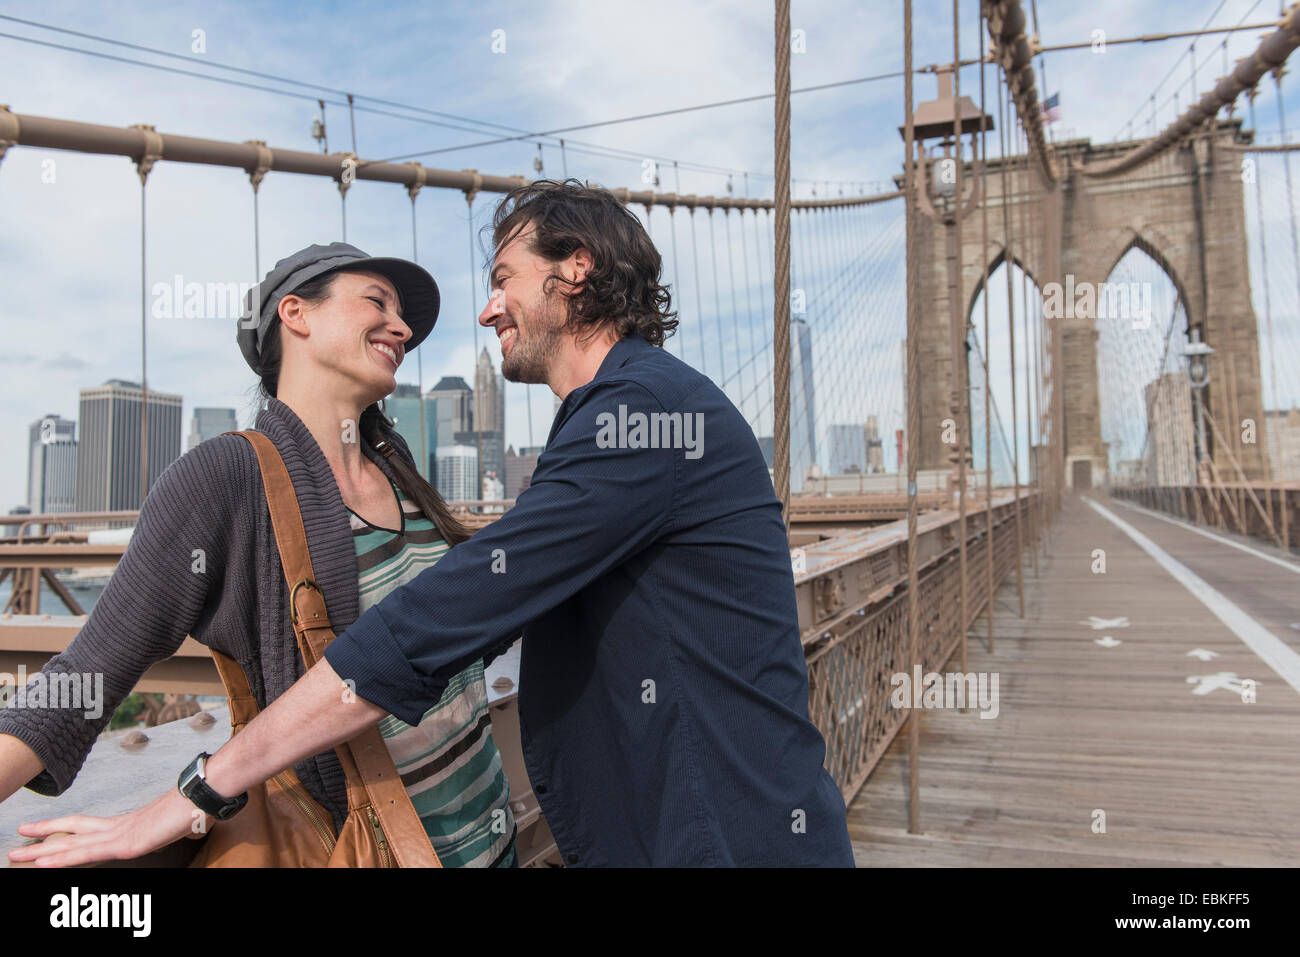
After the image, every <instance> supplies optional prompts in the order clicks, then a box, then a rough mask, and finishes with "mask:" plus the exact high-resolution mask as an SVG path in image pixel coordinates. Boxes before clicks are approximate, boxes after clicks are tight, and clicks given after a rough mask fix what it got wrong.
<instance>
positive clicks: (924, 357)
mask: <svg viewBox="0 0 1300 957" xmlns="http://www.w3.org/2000/svg"><path fill="white" fill-rule="evenodd" d="M1250 139H1251V134H1249V133H1246V132H1243V131H1242V129H1241V121H1240V120H1226V121H1220V122H1218V124H1217V125H1216V127H1215V128H1214V129H1213V131H1212V132H1211V133H1209V134H1207V135H1203V136H1200V137H1198V138H1197V139H1195V140H1194V141H1193V142H1192V143H1191V144H1190V145H1186V146H1183V147H1182V148H1179V149H1176V150H1170V151H1168V152H1166V153H1164V154H1163V155H1162V156H1160V157H1158V158H1156V159H1154V160H1152V161H1151V162H1149V163H1147V164H1146V165H1144V166H1140V167H1138V168H1136V169H1134V170H1130V171H1129V172H1127V173H1124V174H1121V175H1117V176H1113V177H1107V178H1097V177H1093V176H1089V175H1087V173H1086V170H1088V169H1089V167H1100V166H1104V165H1105V164H1108V163H1110V162H1112V161H1113V160H1115V159H1117V158H1118V157H1120V156H1122V155H1124V154H1125V153H1127V152H1128V151H1129V150H1131V149H1133V148H1134V147H1135V146H1137V145H1139V143H1135V142H1128V143H1116V144H1111V145H1106V146H1094V145H1093V144H1092V143H1091V141H1089V140H1073V141H1068V142H1064V143H1058V144H1056V147H1055V149H1056V156H1057V163H1058V167H1059V168H1060V169H1061V171H1062V178H1061V181H1060V182H1058V183H1057V184H1056V185H1055V187H1050V186H1049V184H1048V183H1047V182H1046V181H1045V180H1044V179H1043V177H1042V176H1041V174H1040V173H1039V171H1038V164H1037V163H1036V162H1035V161H1034V160H1033V159H1032V158H1029V160H1028V162H1026V157H1024V156H1015V157H1011V158H1010V159H1009V161H1008V166H1007V195H1006V196H1005V197H1004V196H1003V192H1002V167H1001V162H1000V161H996V160H995V161H992V162H990V163H989V164H988V177H987V196H986V199H985V201H986V202H987V203H988V209H989V212H988V219H989V244H988V246H987V248H983V249H982V248H981V219H980V214H979V213H978V212H976V213H974V214H972V215H968V216H966V217H965V219H964V221H963V223H962V236H961V282H960V288H961V292H960V295H961V297H962V299H961V303H960V306H961V309H960V312H961V314H962V315H964V316H967V317H968V319H969V321H970V322H976V323H978V322H981V321H982V316H974V315H972V314H971V310H972V309H973V307H974V305H975V300H976V298H977V296H978V295H979V293H980V291H981V289H980V287H981V283H982V280H983V271H984V267H985V264H986V263H987V264H988V269H989V272H990V273H992V272H993V271H994V270H995V269H996V268H997V267H998V266H999V265H1000V264H1001V263H1002V262H1003V261H1004V260H1005V259H1006V255H1007V251H1006V248H1005V245H1004V242H1003V229H1002V222H1003V220H1002V216H1003V202H1004V199H1005V201H1006V203H1007V211H1008V213H1009V215H1010V218H1011V229H1012V241H1011V258H1012V259H1013V261H1015V262H1016V263H1017V264H1018V265H1020V266H1021V267H1022V268H1023V269H1024V270H1025V271H1026V272H1027V273H1028V274H1029V276H1030V278H1031V279H1032V280H1033V282H1035V283H1036V284H1037V285H1038V286H1039V288H1040V289H1042V288H1044V287H1047V284H1049V283H1054V282H1055V283H1060V284H1061V285H1062V287H1065V286H1066V284H1067V282H1068V283H1070V284H1071V286H1073V287H1074V288H1081V287H1080V284H1082V283H1091V284H1093V287H1094V289H1096V288H1100V286H1101V284H1102V283H1104V282H1105V281H1106V280H1107V277H1108V276H1109V275H1110V273H1111V270H1112V269H1114V267H1115V265H1116V264H1117V263H1118V262H1119V261H1120V259H1121V258H1122V257H1123V256H1124V255H1125V254H1126V253H1127V252H1128V251H1129V250H1130V249H1132V248H1135V247H1136V248H1138V249H1140V250H1142V251H1143V252H1145V253H1147V254H1148V255H1149V256H1150V257H1151V258H1152V259H1153V260H1155V261H1156V262H1157V263H1158V264H1159V265H1160V266H1161V267H1162V268H1163V269H1164V271H1165V272H1166V274H1167V275H1168V276H1169V278H1170V280H1171V281H1172V282H1173V285H1174V287H1175V288H1176V289H1177V292H1178V295H1179V297H1180V298H1181V300H1182V303H1183V306H1184V308H1185V311H1186V315H1187V321H1188V326H1189V330H1188V331H1189V332H1190V331H1191V330H1199V331H1200V335H1201V338H1202V340H1203V341H1205V342H1206V343H1208V344H1209V345H1210V346H1211V347H1213V349H1214V350H1215V354H1214V356H1213V357H1212V358H1211V360H1210V376H1211V381H1210V385H1209V386H1208V388H1207V389H1206V392H1205V394H1206V400H1207V405H1206V408H1207V409H1208V410H1209V411H1210V413H1211V415H1212V416H1213V417H1214V419H1215V421H1216V422H1217V424H1218V427H1219V429H1220V430H1221V432H1222V433H1223V440H1222V441H1221V440H1219V439H1217V438H1216V437H1215V436H1214V434H1213V433H1212V432H1211V431H1210V427H1209V426H1208V425H1207V427H1206V431H1207V433H1208V437H1209V448H1210V450H1211V452H1212V455H1213V458H1214V462H1215V465H1216V466H1217V467H1218V469H1219V471H1220V475H1221V476H1222V477H1223V478H1224V480H1225V481H1231V480H1232V477H1233V476H1235V470H1234V469H1233V467H1232V465H1231V459H1230V458H1229V451H1230V452H1231V455H1232V456H1233V457H1235V458H1236V460H1237V461H1238V462H1240V463H1241V467H1242V469H1243V470H1244V471H1245V473H1246V475H1247V476H1248V477H1249V478H1251V479H1256V480H1263V479H1267V478H1268V477H1269V466H1268V457H1267V452H1266V444H1265V437H1264V429H1265V428H1266V426H1265V422H1264V415H1263V404H1262V384H1261V379H1260V368H1259V365H1260V363H1259V335H1258V329H1257V322H1256V317H1255V311H1254V307H1253V305H1252V303H1251V295H1250V273H1249V267H1248V263H1247V258H1246V249H1247V235H1246V217H1245V202H1244V196H1243V175H1242V155H1243V154H1242V153H1241V150H1240V147H1241V146H1243V145H1247V144H1249V142H1250ZM965 175H966V176H967V177H969V176H970V175H972V173H971V169H970V167H969V166H967V167H966V170H965ZM917 220H918V223H917V226H918V239H919V244H920V245H919V250H920V258H921V262H920V264H919V266H920V269H919V281H920V301H921V304H922V305H921V313H922V338H921V363H922V368H923V369H926V370H932V371H933V373H934V374H929V373H927V375H926V376H925V379H924V382H923V385H922V407H921V415H922V422H923V429H922V435H921V436H920V442H921V467H922V468H926V469H930V468H936V469H942V468H948V467H949V458H948V451H949V449H948V447H947V446H945V445H944V444H943V443H942V441H941V432H942V429H941V426H940V423H941V422H942V420H943V419H944V418H946V417H947V416H948V415H949V414H950V413H949V411H948V409H949V404H950V392H951V388H952V386H951V376H952V352H951V347H950V345H949V335H948V315H949V303H948V297H949V284H948V281H947V269H946V263H945V242H944V228H945V227H943V226H942V225H940V224H936V223H935V222H934V221H932V220H929V219H927V218H926V217H924V216H919V215H918V217H917ZM998 280H999V281H1004V280H1002V277H1001V276H999V277H998ZM1085 305H1086V304H1085ZM1084 311H1085V312H1086V313H1088V314H1085V315H1075V316H1074V317H1072V318H1066V317H1061V318H1056V319H1052V320H1046V321H1045V322H1046V324H1047V325H1049V326H1050V328H1049V330H1048V332H1047V336H1048V337H1049V338H1048V341H1049V342H1050V336H1051V335H1053V334H1056V335H1059V336H1060V346H1061V352H1060V355H1061V359H1062V363H1061V364H1062V366H1063V369H1062V370H1058V372H1057V373H1054V374H1053V378H1054V379H1055V380H1056V381H1057V382H1059V383H1061V384H1062V385H1063V388H1064V396H1065V403H1064V410H1063V412H1064V454H1065V475H1066V481H1067V483H1068V484H1069V485H1071V486H1073V487H1091V486H1097V485H1101V484H1103V483H1105V482H1106V480H1107V468H1108V466H1107V456H1106V449H1105V447H1104V444H1103V442H1102V437H1101V417H1100V404H1099V399H1098V396H1099V386H1098V382H1099V375H1098V371H1099V370H1098V368H1097V335H1098V334H1097V329H1096V306H1095V304H1094V305H1093V307H1092V310H1091V311H1089V310H1088V309H1086V308H1085V310H1084ZM1003 321H1005V317H1003ZM1154 321H1157V322H1158V321H1162V319H1161V317H1154ZM1017 325H1019V323H1017ZM1017 332H1019V330H1017ZM1020 348H1021V344H1020V343H1019V336H1017V349H1018V350H1019V349H1020ZM1145 385H1146V383H1138V382H1135V383H1125V384H1124V388H1132V389H1135V390H1140V389H1142V388H1143V386H1145ZM1021 391H1022V392H1023V389H1021ZM1019 401H1020V402H1021V403H1022V404H1021V406H1020V408H1021V413H1020V418H1021V422H1022V426H1021V430H1022V431H1023V421H1024V419H1023V415H1024V413H1023V401H1024V399H1023V396H1019ZM1008 412H1009V410H1005V409H1004V410H1002V414H1003V415H1004V416H1006V415H1008ZM1037 414H1038V413H1037V410H1035V417H1037ZM1246 420H1253V422H1254V423H1255V436H1256V441H1255V443H1253V444H1248V443H1244V442H1243V441H1242V432H1243V422H1245V421H1246ZM1225 443H1226V445H1227V446H1228V447H1227V448H1225Z"/></svg>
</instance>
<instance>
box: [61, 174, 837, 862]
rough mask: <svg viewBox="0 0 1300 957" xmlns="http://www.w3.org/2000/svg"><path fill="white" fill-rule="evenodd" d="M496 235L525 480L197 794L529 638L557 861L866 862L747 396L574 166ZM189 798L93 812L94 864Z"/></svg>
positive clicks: (544, 799)
mask: <svg viewBox="0 0 1300 957" xmlns="http://www.w3.org/2000/svg"><path fill="white" fill-rule="evenodd" d="M493 240H494V248H495V252H494V256H493V261H492V272H491V286H492V297H491V299H490V301H489V303H488V305H487V307H486V308H485V309H484V310H483V313H482V314H481V315H480V316H479V322H480V323H481V324H482V325H484V326H486V327H489V328H492V329H494V330H495V331H496V333H497V336H498V339H499V341H500V343H501V353H502V371H503V373H504V375H505V376H506V378H508V379H510V380H512V381H515V382H533V383H542V382H545V383H546V384H547V385H549V386H550V387H551V389H552V390H553V391H554V392H555V394H556V395H557V396H559V397H560V398H561V399H562V400H563V404H562V405H561V406H560V410H559V412H558V413H557V414H556V417H555V422H554V424H553V425H552V427H551V433H550V437H549V438H548V439H547V444H546V449H545V451H544V452H543V453H542V455H541V457H540V458H539V460H538V462H537V468H536V471H535V472H534V474H533V477H532V482H531V484H530V486H529V487H528V488H527V489H526V490H525V491H523V492H522V493H521V494H520V495H519V498H518V501H517V503H516V504H515V506H514V508H512V509H511V510H510V511H509V512H507V513H506V514H505V515H504V516H503V517H502V518H500V519H499V520H497V521H496V522H495V523H494V524H492V525H490V526H488V527H486V528H484V529H482V530H481V531H479V532H478V533H477V534H475V535H474V537H473V538H471V539H470V540H469V541H467V542H464V543H462V544H460V545H457V546H456V547H455V548H454V549H452V550H451V552H450V553H449V554H448V555H447V556H446V557H445V558H443V559H442V560H441V561H439V562H438V564H437V565H436V566H434V567H432V568H430V569H428V570H426V571H424V572H423V573H421V574H420V576H419V577H418V578H416V579H415V580H414V581H412V582H410V583H409V584H407V585H405V586H403V587H401V588H398V589H396V590H395V591H393V592H392V593H391V594H390V595H389V596H388V597H387V598H385V599H384V600H383V601H382V602H380V603H379V604H378V605H376V606H375V607H374V608H372V609H371V610H370V611H368V612H366V613H365V614H364V615H362V616H361V617H360V618H359V619H357V621H356V622H355V623H354V624H353V625H352V627H350V628H348V629H347V630H346V631H345V632H344V633H343V634H341V635H339V637H338V638H337V639H336V640H335V641H334V643H333V644H332V645H331V646H330V647H329V649H328V651H327V652H326V656H325V658H326V660H325V661H322V662H320V663H319V664H317V665H316V666H315V667H314V668H312V669H311V670H310V671H309V672H308V673H307V674H306V675H305V676H304V677H303V678H302V679H301V680H300V681H299V682H298V683H297V684H296V685H294V686H293V687H292V688H291V689H290V690H289V691H288V692H286V693H285V694H284V695H282V696H281V697H280V698H279V699H277V700H276V701H275V702H274V703H273V704H272V705H271V706H270V707H268V708H267V709H266V710H265V711H264V712H263V713H262V714H261V715H260V716H259V717H258V718H257V719H256V720H255V721H253V722H252V723H251V724H249V725H248V727H247V728H245V729H244V730H243V731H242V732H241V733H240V734H239V735H237V736H236V737H234V738H233V739H232V740H231V741H230V742H229V743H227V744H226V745H225V746H224V747H222V749H221V750H220V751H218V752H217V753H216V754H215V755H214V756H212V757H211V758H210V759H209V760H208V762H207V778H206V781H207V784H208V786H209V787H211V788H212V789H213V790H215V791H216V792H217V793H218V794H222V795H235V794H238V793H240V792H242V791H244V790H245V789H247V788H248V787H251V786H253V785H254V784H256V783H258V782H260V781H263V780H265V779H267V778H269V777H270V776H271V775H273V774H275V773H276V772H278V771H279V770H281V769H282V768H285V767H288V766H290V765H292V764H293V763H294V762H295V761H296V760H298V759H299V758H301V757H302V756H305V755H311V754H317V753H319V752H321V751H323V750H325V749H327V748H329V747H331V746H333V745H335V744H337V743H339V742H341V741H344V740H347V739H349V738H351V737H353V736H355V735H356V734H357V733H358V732H360V731H361V730H363V729H364V728H365V727H366V726H367V725H371V724H373V723H374V722H375V721H377V720H379V719H380V718H382V717H383V716H384V715H385V714H387V713H392V714H394V715H396V716H397V717H399V718H401V719H402V720H405V721H407V722H408V723H415V722H418V721H419V719H420V716H421V715H423V714H424V712H425V711H426V710H427V709H428V707H429V706H430V705H431V704H432V703H434V702H436V701H438V699H439V698H440V696H441V695H442V693H443V690H444V689H445V688H446V686H447V682H448V679H449V678H450V677H451V676H453V675H455V674H457V673H458V672H459V671H461V670H463V669H464V668H465V667H466V666H467V665H468V664H470V663H472V662H474V661H476V660H478V659H479V658H482V657H484V656H485V655H490V654H492V653H494V652H496V651H498V650H500V648H501V647H502V644H503V642H506V643H508V642H509V638H510V636H514V635H517V634H518V633H519V631H520V629H521V628H522V629H523V635H524V641H523V645H522V651H521V662H520V682H519V688H520V690H519V709H520V726H521V731H522V734H523V744H524V753H525V760H526V763H527V767H528V775H529V778H530V779H531V782H532V785H533V789H534V791H535V793H536V794H537V796H538V800H539V802H540V803H541V806H542V810H543V812H544V813H545V815H546V820H547V823H548V824H549V825H550V829H551V832H552V834H553V835H554V837H555V841H556V844H557V846H558V848H559V850H560V852H561V854H562V855H563V857H564V860H565V862H566V863H568V864H570V865H587V866H609V865H704V866H709V865H721V866H727V865H756V866H763V865H768V866H771V865H776V866H785V865H791V866H803V865H831V866H852V864H853V853H852V849H851V846H850V843H849V838H848V830H847V826H846V821H845V807H844V800H843V798H842V796H841V794H840V791H839V789H838V788H837V787H836V785H835V783H834V781H833V780H832V779H831V777H830V775H829V774H828V773H827V772H826V770H825V768H824V767H823V759H824V755H825V744H824V742H823V740H822V737H821V734H820V733H819V732H818V731H817V729H816V728H815V727H814V726H813V724H812V722H811V721H810V720H809V717H808V677H807V671H806V668H805V664H804V655H803V649H802V646H801V643H800V636H799V626H798V615H797V612H796V608H795V590H794V579H793V575H792V572H791V564H790V553H789V544H788V541H787V538H786V532H785V526H784V523H783V521H782V516H781V506H780V503H779V502H778V500H777V498H776V496H775V494H774V492H773V489H772V482H771V479H770V477H769V476H768V473H767V469H766V466H765V464H764V461H763V456H762V454H761V452H760V451H759V447H758V442H757V441H756V439H755V437H754V434H753V432H752V430H751V429H750V427H749V425H748V424H747V423H746V421H745V420H744V418H743V417H742V416H741V414H740V413H739V412H738V411H737V410H736V408H735V406H733V405H732V404H731V402H730V401H729V400H728V399H727V397H726V395H725V394H723V392H722V391H721V390H720V389H719V388H718V387H717V386H716V385H714V384H713V382H711V381H710V380H709V379H707V378H706V377H705V376H703V375H701V374H700V373H699V372H697V371H695V370H694V369H692V368H691V367H690V366H688V365H686V364H685V363H684V362H682V361H681V360H679V359H677V358H675V357H674V356H672V355H671V354H670V353H668V352H667V351H665V350H664V349H662V348H659V346H660V345H661V344H662V343H663V341H664V338H665V336H666V335H668V334H670V333H671V332H672V330H673V328H674V327H675V326H676V320H675V318H674V315H675V314H674V313H672V312H671V311H670V310H669V306H670V297H669V293H668V290H667V289H666V288H665V287H664V286H663V285H661V284H660V282H659V278H660V269H661V263H660V257H659V254H658V253H657V252H656V251H655V249H654V246H653V244H652V243H651V241H650V239H649V237H648V236H647V235H646V233H645V231H644V229H642V228H641V225H640V223H639V222H637V220H636V218H635V217H634V216H633V215H632V214H631V213H630V212H629V211H628V210H627V209H625V208H624V207H623V206H622V205H621V204H619V202H618V201H617V199H615V197H614V196H613V195H612V194H610V193H609V192H608V191H606V190H603V189H597V188H591V187H585V186H582V185H581V184H579V183H577V182H576V181H568V182H565V183H556V182H545V181H544V182H539V183H533V184H530V185H527V186H524V187H521V188H520V189H517V190H515V191H514V192H513V193H511V194H509V195H508V196H507V197H506V199H505V200H504V201H503V203H502V204H501V206H500V208H499V209H498V211H497V214H496V218H495V221H494V229H493ZM340 680H343V681H346V682H347V683H348V685H349V686H350V687H352V688H354V689H355V695H350V694H349V695H343V696H340V693H339V684H340ZM193 810H194V808H193V806H192V805H191V804H190V803H189V802H188V801H187V800H186V798H184V797H182V796H181V795H180V794H179V792H178V791H175V790H173V791H172V792H170V793H169V794H168V795H167V796H165V797H163V798H160V799H159V800H158V801H155V802H154V804H152V805H150V806H149V807H147V808H144V809H142V811H138V812H134V814H133V815H128V816H127V817H126V818H124V819H115V822H118V821H120V822H122V823H114V824H113V825H112V827H114V828H118V829H119V830H120V833H119V834H105V833H104V828H103V827H99V828H97V829H96V832H95V833H94V834H91V835H89V837H91V838H93V839H94V840H93V841H89V842H87V844H88V845H89V844H93V847H88V851H89V852H90V853H92V854H93V855H94V856H93V857H91V858H89V859H99V858H103V857H113V856H118V857H120V856H126V855H124V854H123V853H121V851H122V849H123V848H130V849H131V851H132V852H133V853H134V854H139V853H142V852H143V851H145V850H148V849H151V848H154V847H158V846H162V845H163V844H165V843H167V842H168V841H170V840H174V839H175V838H176V837H178V836H181V835H182V834H185V833H188V831H189V827H190V822H191V813H192V812H193ZM74 820H75V819H74ZM80 839H81V835H78V836H77V837H74V838H70V839H69V838H65V839H61V840H65V841H66V840H71V841H74V842H75V841H78V840H80ZM86 859H87V858H84V857H83V858H80V859H79V860H86Z"/></svg>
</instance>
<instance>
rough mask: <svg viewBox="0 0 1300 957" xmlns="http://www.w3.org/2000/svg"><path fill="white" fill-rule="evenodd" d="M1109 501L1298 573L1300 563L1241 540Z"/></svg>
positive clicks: (1139, 507)
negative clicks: (1271, 553) (1261, 549)
mask: <svg viewBox="0 0 1300 957" xmlns="http://www.w3.org/2000/svg"><path fill="white" fill-rule="evenodd" d="M1111 501H1112V502H1114V503H1115V504H1116V505H1123V506H1124V507H1125V508H1131V509H1133V511H1135V512H1141V513H1142V514H1143V515H1150V516H1151V517H1152V518H1158V519H1160V521H1162V522H1168V523H1169V524H1170V525H1174V526H1177V527H1178V528H1181V529H1185V530H1186V531H1189V532H1195V533H1196V534H1197V535H1204V536H1205V537H1206V538H1212V539H1214V541H1216V542H1222V543H1223V544H1224V545H1231V546H1232V547H1233V548H1235V549H1238V550H1239V551H1243V552H1247V553H1249V554H1251V555H1254V556H1255V557H1256V558H1262V559H1264V561H1266V562H1272V563H1273V564H1274V565H1281V566H1282V567H1283V568H1285V569H1286V570H1287V571H1291V572H1295V573H1296V574H1297V575H1300V565H1297V564H1296V563H1295V562H1289V561H1287V560H1286V559H1284V558H1277V557H1276V556H1273V555H1269V554H1268V553H1267V552H1261V551H1260V550H1259V549H1257V548H1251V547H1250V546H1249V545H1243V544H1241V542H1234V541H1233V540H1232V539H1230V538H1224V537H1223V536H1222V535H1215V534H1214V533H1213V532H1207V531H1206V530H1205V529H1203V528H1197V527H1196V526H1195V525H1191V524H1189V523H1187V522H1180V521H1179V520H1178V519H1176V518H1170V517H1169V516H1168V515H1161V514H1160V513H1159V512H1153V511H1152V510H1151V509H1149V508H1143V507H1142V506H1141V505H1134V504H1133V503H1132V502H1125V501H1124V500H1122V499H1114V498H1113V499H1111Z"/></svg>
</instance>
